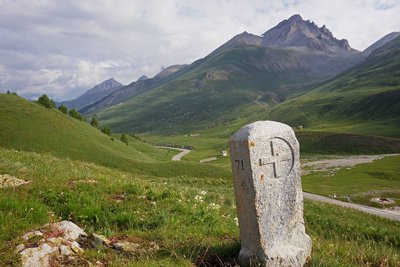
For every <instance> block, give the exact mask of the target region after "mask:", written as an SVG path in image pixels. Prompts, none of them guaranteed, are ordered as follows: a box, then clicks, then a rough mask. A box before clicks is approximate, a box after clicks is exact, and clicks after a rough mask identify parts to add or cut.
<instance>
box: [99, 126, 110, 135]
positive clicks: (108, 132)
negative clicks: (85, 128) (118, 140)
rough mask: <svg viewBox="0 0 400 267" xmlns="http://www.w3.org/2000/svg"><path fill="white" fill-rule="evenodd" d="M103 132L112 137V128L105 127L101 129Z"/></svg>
mask: <svg viewBox="0 0 400 267" xmlns="http://www.w3.org/2000/svg"><path fill="white" fill-rule="evenodd" d="M101 132H102V133H104V134H106V135H108V136H111V129H110V127H108V126H107V125H106V126H104V127H103V128H102V129H101Z"/></svg>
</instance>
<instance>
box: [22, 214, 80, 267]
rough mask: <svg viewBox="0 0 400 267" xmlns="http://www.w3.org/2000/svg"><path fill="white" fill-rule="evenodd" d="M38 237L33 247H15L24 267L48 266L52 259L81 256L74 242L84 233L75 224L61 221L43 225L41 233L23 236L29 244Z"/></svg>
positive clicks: (33, 232) (77, 244) (35, 232)
mask: <svg viewBox="0 0 400 267" xmlns="http://www.w3.org/2000/svg"><path fill="white" fill-rule="evenodd" d="M38 236H39V237H40V240H38V241H35V243H33V245H35V246H36V247H34V248H32V247H28V248H26V246H25V244H20V245H18V246H17V249H16V250H17V252H18V253H19V254H20V255H21V263H22V266H24V267H37V266H41V267H42V266H49V265H51V264H50V259H53V258H54V257H59V256H62V257H64V256H65V257H69V256H71V255H76V254H81V253H82V252H83V249H82V248H81V246H80V245H79V243H78V242H76V240H77V239H78V237H81V236H86V233H85V232H84V231H83V230H82V229H81V228H79V226H77V225H76V224H74V223H72V222H70V221H62V222H58V223H52V224H47V225H45V226H44V227H43V228H42V230H41V231H38V230H37V231H32V232H28V233H26V234H25V235H24V236H23V239H24V240H25V242H31V241H32V240H33V239H34V238H36V237H38Z"/></svg>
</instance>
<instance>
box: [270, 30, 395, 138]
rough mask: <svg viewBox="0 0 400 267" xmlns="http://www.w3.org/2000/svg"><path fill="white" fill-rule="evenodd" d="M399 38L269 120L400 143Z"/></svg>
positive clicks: (278, 110)
mask: <svg viewBox="0 0 400 267" xmlns="http://www.w3.org/2000/svg"><path fill="white" fill-rule="evenodd" d="M399 114H400V38H396V39H394V40H393V41H391V42H389V43H388V44H386V45H384V46H383V47H381V48H380V49H378V50H376V51H374V52H373V53H371V55H370V56H369V57H368V58H367V59H366V60H365V61H364V62H362V63H361V64H359V65H357V66H356V67H354V68H352V69H349V70H348V71H346V72H344V73H342V74H341V75H339V76H337V77H335V78H334V79H331V80H329V81H327V82H325V83H324V84H322V85H320V86H318V87H316V88H315V89H313V90H311V91H310V92H308V93H307V94H304V95H302V96H300V97H298V98H295V99H293V100H290V101H287V102H284V103H282V104H280V105H277V106H276V107H274V108H272V109H271V111H270V112H269V114H268V116H266V117H268V118H270V119H275V120H280V121H283V122H286V123H289V124H292V125H293V124H295V125H303V126H304V127H306V128H311V129H316V130H319V131H321V130H328V131H343V132H353V133H362V134H371V135H381V136H389V137H395V138H400V117H399Z"/></svg>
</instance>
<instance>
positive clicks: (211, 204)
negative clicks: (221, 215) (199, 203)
mask: <svg viewBox="0 0 400 267" xmlns="http://www.w3.org/2000/svg"><path fill="white" fill-rule="evenodd" d="M208 206H209V207H210V209H213V210H217V209H219V208H220V207H221V206H220V205H218V204H215V203H210V205H208Z"/></svg>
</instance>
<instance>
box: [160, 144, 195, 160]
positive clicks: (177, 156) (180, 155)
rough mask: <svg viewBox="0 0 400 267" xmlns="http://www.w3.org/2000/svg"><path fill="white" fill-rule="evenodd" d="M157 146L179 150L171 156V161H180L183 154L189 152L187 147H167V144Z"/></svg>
mask: <svg viewBox="0 0 400 267" xmlns="http://www.w3.org/2000/svg"><path fill="white" fill-rule="evenodd" d="M158 147H159V148H166V149H173V150H179V151H181V152H180V153H178V154H176V155H175V156H173V157H172V158H171V160H173V161H180V160H181V159H182V157H183V156H185V155H187V154H189V153H190V150H189V149H185V148H177V147H169V146H158Z"/></svg>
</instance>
